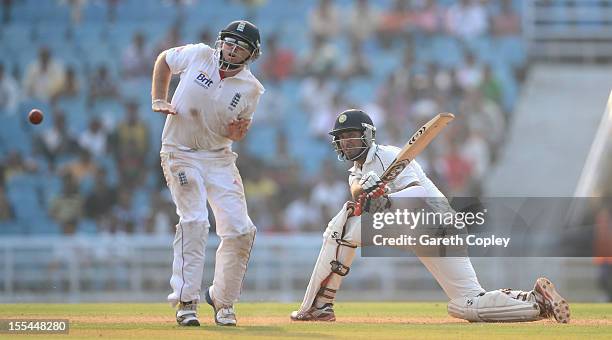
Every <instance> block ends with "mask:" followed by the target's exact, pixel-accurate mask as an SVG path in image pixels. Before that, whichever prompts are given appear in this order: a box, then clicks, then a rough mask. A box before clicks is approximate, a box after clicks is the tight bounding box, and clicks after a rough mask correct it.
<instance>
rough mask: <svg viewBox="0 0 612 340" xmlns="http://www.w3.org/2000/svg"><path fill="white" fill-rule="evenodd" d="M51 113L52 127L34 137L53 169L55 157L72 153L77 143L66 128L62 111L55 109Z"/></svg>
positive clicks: (39, 150)
mask: <svg viewBox="0 0 612 340" xmlns="http://www.w3.org/2000/svg"><path fill="white" fill-rule="evenodd" d="M52 115H53V127H52V128H51V129H47V130H44V131H43V132H42V134H41V135H40V136H38V137H37V138H36V147H37V149H38V152H39V153H40V154H42V155H43V156H44V157H45V158H46V159H47V162H49V165H50V166H51V168H52V169H53V168H54V167H55V162H56V161H57V158H58V157H60V156H65V155H68V154H71V153H73V152H74V151H75V150H76V146H77V144H76V142H75V140H74V139H73V137H72V135H71V134H70V133H69V132H68V129H67V128H66V121H65V118H64V112H63V111H61V110H57V109H56V110H54V111H53V112H52Z"/></svg>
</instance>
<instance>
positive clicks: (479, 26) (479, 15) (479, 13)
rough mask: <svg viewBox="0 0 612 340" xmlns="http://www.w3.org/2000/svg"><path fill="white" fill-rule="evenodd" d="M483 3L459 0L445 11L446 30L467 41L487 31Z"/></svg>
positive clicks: (472, 0) (473, 0)
mask: <svg viewBox="0 0 612 340" xmlns="http://www.w3.org/2000/svg"><path fill="white" fill-rule="evenodd" d="M488 20H489V19H488V17H487V12H486V10H485V9H484V7H483V5H482V4H480V3H479V2H478V1H475V0H459V2H457V3H455V4H453V5H452V6H451V7H450V8H449V9H448V12H447V13H446V30H447V32H448V33H449V34H450V35H453V36H456V37H458V38H459V39H461V40H464V41H467V40H472V39H474V38H477V37H480V36H482V35H484V34H486V33H487V31H488V29H489V21H488Z"/></svg>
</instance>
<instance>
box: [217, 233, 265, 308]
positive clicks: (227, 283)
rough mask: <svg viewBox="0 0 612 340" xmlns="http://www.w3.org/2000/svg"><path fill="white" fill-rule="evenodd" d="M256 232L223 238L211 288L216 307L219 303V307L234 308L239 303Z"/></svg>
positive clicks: (218, 250)
mask: <svg viewBox="0 0 612 340" xmlns="http://www.w3.org/2000/svg"><path fill="white" fill-rule="evenodd" d="M255 232H256V231H255V229H253V230H251V232H249V233H247V234H243V235H240V236H237V237H221V243H220V244H219V248H218V249H217V255H216V258H215V261H216V263H215V277H214V279H213V284H212V288H211V290H212V295H213V296H214V297H215V305H216V304H217V303H218V304H219V306H232V305H233V304H234V303H235V302H236V301H238V298H239V297H240V291H241V290H242V282H243V281H244V276H245V274H246V270H247V265H248V263H249V258H250V257H251V249H252V248H253V242H254V241H255Z"/></svg>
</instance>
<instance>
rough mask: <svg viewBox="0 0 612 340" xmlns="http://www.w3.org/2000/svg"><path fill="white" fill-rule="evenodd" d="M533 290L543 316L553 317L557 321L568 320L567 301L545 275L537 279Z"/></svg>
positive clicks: (565, 321)
mask: <svg viewBox="0 0 612 340" xmlns="http://www.w3.org/2000/svg"><path fill="white" fill-rule="evenodd" d="M533 292H534V294H535V297H536V301H537V302H538V304H539V305H540V310H541V311H542V312H541V315H542V316H543V317H546V318H550V317H554V318H555V320H557V322H559V323H569V322H570V307H569V303H567V300H565V298H563V296H561V295H560V294H559V293H558V292H557V290H556V289H555V285H553V284H552V282H550V280H549V279H547V278H545V277H541V278H539V279H537V280H536V283H535V286H534V287H533Z"/></svg>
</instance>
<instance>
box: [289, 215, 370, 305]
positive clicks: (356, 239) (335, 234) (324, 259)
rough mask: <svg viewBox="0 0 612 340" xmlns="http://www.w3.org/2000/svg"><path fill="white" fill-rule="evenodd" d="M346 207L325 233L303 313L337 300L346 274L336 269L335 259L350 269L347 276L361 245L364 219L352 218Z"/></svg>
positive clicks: (304, 301) (305, 296)
mask: <svg viewBox="0 0 612 340" xmlns="http://www.w3.org/2000/svg"><path fill="white" fill-rule="evenodd" d="M346 208H347V206H346V204H345V206H344V207H342V210H341V211H340V212H339V213H338V215H336V216H335V217H334V218H333V219H332V220H331V221H330V222H329V224H328V226H327V229H326V230H325V233H324V234H323V246H322V247H321V251H320V252H319V257H318V258H317V262H316V264H315V267H314V269H313V271H312V275H311V277H310V281H309V282H308V287H307V288H306V294H304V300H303V301H302V305H301V306H300V310H299V312H305V311H307V310H308V309H310V307H312V305H313V304H315V303H333V301H334V299H335V295H336V291H337V290H338V289H339V288H340V285H341V284H342V280H343V278H344V276H343V275H339V274H336V273H333V272H332V262H334V261H337V262H338V263H340V264H341V265H342V268H340V270H341V271H342V270H346V273H345V275H346V274H348V268H350V266H351V264H352V263H353V259H354V258H355V253H356V248H357V247H358V246H360V245H361V230H360V226H361V219H360V218H359V217H351V218H349V217H348V213H347V209H346ZM343 234H344V235H343ZM339 240H340V242H339ZM322 288H323V290H322Z"/></svg>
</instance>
